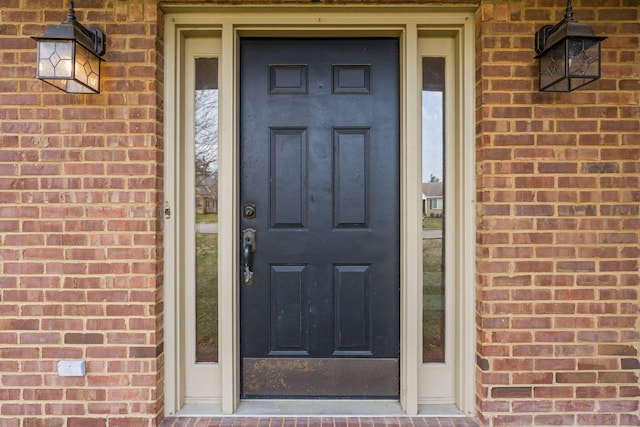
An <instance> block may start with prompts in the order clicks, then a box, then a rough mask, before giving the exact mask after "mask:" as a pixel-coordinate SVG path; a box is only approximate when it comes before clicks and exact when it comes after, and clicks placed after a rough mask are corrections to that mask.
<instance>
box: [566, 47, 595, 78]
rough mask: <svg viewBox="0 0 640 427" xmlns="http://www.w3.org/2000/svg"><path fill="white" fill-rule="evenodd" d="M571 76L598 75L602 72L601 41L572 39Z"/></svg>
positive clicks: (570, 50) (570, 53) (570, 49)
mask: <svg viewBox="0 0 640 427" xmlns="http://www.w3.org/2000/svg"><path fill="white" fill-rule="evenodd" d="M568 44H569V76H571V77H597V76H598V75H599V74H600V42H599V41H594V40H591V39H570V40H569V41H568Z"/></svg>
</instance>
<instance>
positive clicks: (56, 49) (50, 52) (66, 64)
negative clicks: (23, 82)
mask: <svg viewBox="0 0 640 427" xmlns="http://www.w3.org/2000/svg"><path fill="white" fill-rule="evenodd" d="M72 57H73V46H72V42H71V41H59V40H56V41H53V40H41V41H39V42H38V69H37V73H38V76H37V77H38V78H60V79H65V78H70V77H71V76H72V69H73V67H72V62H71V58H72Z"/></svg>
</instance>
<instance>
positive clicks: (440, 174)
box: [421, 57, 445, 363]
mask: <svg viewBox="0 0 640 427" xmlns="http://www.w3.org/2000/svg"><path fill="white" fill-rule="evenodd" d="M444 65H445V61H444V58H439V57H425V58H423V59H422V215H423V219H422V230H421V232H422V271H423V273H422V289H423V325H422V326H423V333H422V346H423V347H422V354H423V357H422V360H423V362H424V363H432V362H444V357H445V354H444V344H445V283H444V246H445V245H444V242H445V236H444V221H445V211H444V196H445V194H444V188H445V187H444V182H445V170H444V141H445V139H444V136H445V135H444V94H445V92H444V91H445V84H444V83H445V81H444Z"/></svg>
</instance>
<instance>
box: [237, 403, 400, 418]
mask: <svg viewBox="0 0 640 427" xmlns="http://www.w3.org/2000/svg"><path fill="white" fill-rule="evenodd" d="M235 415H240V416H252V415H265V416H269V415H277V416H281V417H282V416H292V417H293V416H306V417H313V416H319V417H320V416H350V417H356V416H372V415H375V416H403V415H405V413H404V411H403V410H402V407H401V406H400V402H398V401H397V400H350V399H331V400H327V399H304V400H301V399H296V400H289V399H282V400H280V399H251V400H241V401H240V405H239V406H238V410H237V411H236V413H235Z"/></svg>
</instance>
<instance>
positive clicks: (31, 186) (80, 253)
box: [0, 0, 163, 427]
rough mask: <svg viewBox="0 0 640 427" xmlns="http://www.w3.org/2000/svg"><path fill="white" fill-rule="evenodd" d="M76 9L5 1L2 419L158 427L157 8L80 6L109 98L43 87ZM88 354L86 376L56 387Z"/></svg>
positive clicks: (102, 3)
mask: <svg viewBox="0 0 640 427" xmlns="http://www.w3.org/2000/svg"><path fill="white" fill-rule="evenodd" d="M67 5H68V2H67V1H66V0H0V259H1V260H2V263H1V264H2V266H1V267H0V268H1V271H0V425H2V426H3V427H12V426H20V425H23V426H45V425H46V426H62V425H68V426H70V427H73V426H78V427H93V426H105V425H107V420H109V424H108V425H109V426H116V425H127V426H147V425H153V424H154V421H153V420H154V419H155V417H156V415H157V414H160V413H161V411H162V392H163V388H162V377H161V364H162V357H161V355H162V351H163V349H162V337H161V335H160V331H161V327H162V324H161V322H162V318H161V316H160V314H161V310H162V305H161V303H162V292H161V285H162V271H163V265H162V258H161V256H162V234H161V225H162V222H161V216H160V215H159V211H160V208H159V205H160V204H161V200H162V193H161V189H162V167H161V165H162V158H163V153H162V140H161V135H162V133H163V123H162V107H161V106H162V98H161V94H162V91H163V87H162V69H163V63H162V57H161V56H160V55H159V54H158V52H162V49H163V47H162V42H161V36H162V28H161V27H160V26H159V22H158V20H159V16H158V9H157V5H156V1H146V2H143V1H120V0H117V1H113V0H109V1H107V0H83V1H78V2H76V16H77V18H78V20H79V21H80V22H82V23H83V24H85V25H93V26H97V27H99V28H101V29H102V30H103V31H105V33H106V34H107V42H108V43H107V55H106V59H107V62H105V63H104V64H103V67H102V70H103V74H104V78H103V84H102V89H103V91H102V94H100V95H67V94H64V93H62V92H60V91H59V90H57V89H55V88H52V87H49V86H48V85H46V84H44V83H41V82H40V81H39V80H36V79H35V78H34V75H35V52H36V49H35V46H36V44H35V41H34V40H32V39H31V38H30V36H32V35H42V34H43V32H44V29H45V27H46V25H49V24H57V23H60V22H62V21H64V20H66V9H67ZM60 359H86V361H87V372H88V373H87V376H86V377H59V376H58V375H57V372H56V363H57V361H58V360H60Z"/></svg>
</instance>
